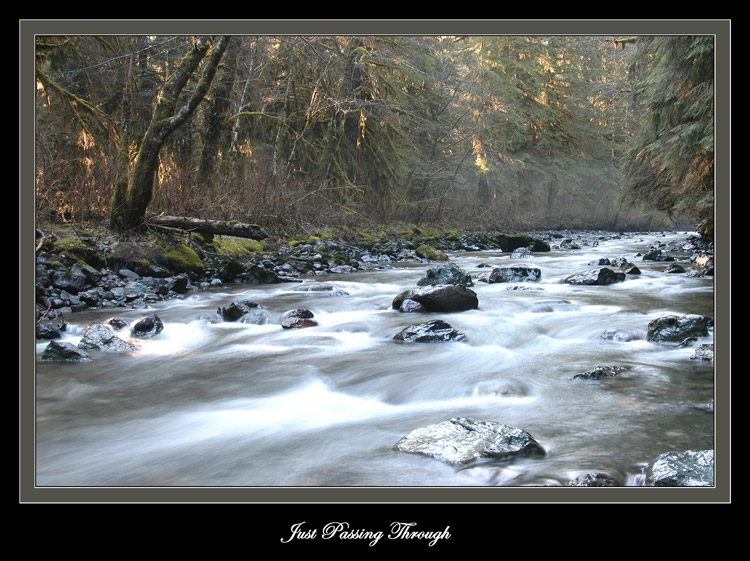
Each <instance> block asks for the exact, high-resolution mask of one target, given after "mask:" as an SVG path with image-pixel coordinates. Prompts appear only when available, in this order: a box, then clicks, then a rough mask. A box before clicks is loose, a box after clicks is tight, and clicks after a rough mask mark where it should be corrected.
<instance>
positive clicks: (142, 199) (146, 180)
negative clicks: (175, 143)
mask: <svg viewBox="0 0 750 561" xmlns="http://www.w3.org/2000/svg"><path fill="white" fill-rule="evenodd" d="M229 41H230V37H228V36H227V37H221V38H220V39H219V40H218V41H217V42H216V44H215V45H214V46H213V49H211V48H210V46H209V42H210V41H209V39H208V38H206V37H202V38H199V39H198V40H197V41H196V43H195V44H194V45H193V48H192V49H191V50H190V51H189V52H188V53H187V54H186V55H185V57H184V58H183V59H182V61H181V62H180V64H179V66H178V68H177V70H176V71H175V73H174V74H173V75H172V76H171V77H170V78H169V80H168V81H167V83H166V84H165V85H164V88H163V89H162V91H161V94H160V95H159V98H158V101H157V104H156V108H155V109H154V115H153V118H152V120H151V124H150V125H149V127H148V129H147V130H146V134H145V136H144V138H143V142H142V143H141V145H140V148H139V150H138V153H137V155H136V157H135V162H134V163H133V168H132V173H131V174H130V176H129V180H128V181H127V182H126V181H124V180H123V178H124V172H122V171H121V172H120V173H119V174H118V182H117V185H116V186H115V193H114V195H113V197H112V204H111V208H110V226H111V227H113V228H115V229H118V230H130V229H134V228H138V227H139V226H141V224H142V223H143V219H144V217H145V215H146V208H147V207H148V205H149V203H150V202H151V197H152V194H153V186H154V179H155V177H156V171H157V169H158V167H159V152H160V150H161V148H162V146H163V145H164V143H165V142H166V140H167V138H168V137H169V135H170V134H172V133H173V132H174V131H175V130H177V128H179V127H180V126H181V125H182V124H183V123H185V122H186V121H187V120H188V119H189V118H190V116H191V115H192V114H193V112H194V111H195V109H196V107H198V104H199V103H200V102H201V101H202V100H203V98H204V97H205V95H206V93H207V92H208V89H209V87H210V86H211V82H212V81H213V78H214V76H215V74H216V69H217V68H218V66H219V62H220V61H221V57H222V55H223V54H224V51H225V50H226V48H227V46H228V44H229ZM209 51H210V52H211V55H210V57H209V59H208V61H207V64H206V65H205V67H204V69H203V74H202V76H201V78H200V80H199V82H198V84H197V85H196V87H195V90H194V91H193V93H192V94H191V96H190V98H189V100H188V101H187V102H186V103H185V104H184V105H182V106H181V107H179V109H178V107H177V103H178V98H179V96H180V94H181V93H182V91H183V90H184V89H185V86H186V85H187V83H188V81H189V80H190V78H191V77H192V76H193V74H194V73H195V71H196V69H197V68H198V66H199V65H200V63H201V61H202V60H203V59H204V58H205V57H206V55H207V54H208V53H209ZM127 157H128V156H127V154H126V151H124V150H121V151H120V158H127ZM119 167H120V169H121V170H122V168H123V167H124V163H123V162H120V166H119Z"/></svg>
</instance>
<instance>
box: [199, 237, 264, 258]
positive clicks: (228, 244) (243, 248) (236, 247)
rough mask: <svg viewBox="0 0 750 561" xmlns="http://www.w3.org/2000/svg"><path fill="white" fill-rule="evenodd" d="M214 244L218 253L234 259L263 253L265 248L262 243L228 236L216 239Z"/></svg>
mask: <svg viewBox="0 0 750 561" xmlns="http://www.w3.org/2000/svg"><path fill="white" fill-rule="evenodd" d="M212 244H213V246H214V248H215V249H216V251H217V252H219V253H222V254H224V255H226V256H228V257H231V258H232V259H243V258H247V257H251V256H252V255H253V254H255V253H261V252H262V251H263V249H264V248H265V245H264V243H263V242H262V241H258V240H249V239H245V238H234V237H227V236H217V237H215V238H214V240H213V242H212Z"/></svg>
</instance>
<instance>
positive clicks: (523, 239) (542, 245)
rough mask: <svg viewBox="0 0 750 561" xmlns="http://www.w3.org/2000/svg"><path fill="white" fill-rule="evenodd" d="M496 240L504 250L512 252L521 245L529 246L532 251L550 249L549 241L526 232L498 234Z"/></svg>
mask: <svg viewBox="0 0 750 561" xmlns="http://www.w3.org/2000/svg"><path fill="white" fill-rule="evenodd" d="M494 242H495V243H496V244H497V245H499V246H500V248H501V249H502V250H503V251H508V252H511V251H513V250H515V249H519V248H521V247H528V248H529V249H530V250H531V251H550V246H549V244H548V243H547V242H545V241H542V240H540V239H537V238H535V237H533V236H529V235H526V234H497V235H496V236H494Z"/></svg>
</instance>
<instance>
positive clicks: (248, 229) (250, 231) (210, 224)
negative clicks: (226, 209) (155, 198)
mask: <svg viewBox="0 0 750 561" xmlns="http://www.w3.org/2000/svg"><path fill="white" fill-rule="evenodd" d="M147 224H148V225H150V226H157V227H163V228H176V229H178V230H185V231H187V232H197V233H199V234H210V235H215V236H236V237H238V238H249V239H251V240H262V239H265V238H267V237H268V234H266V233H265V232H264V231H263V230H262V229H261V228H260V226H257V225H255V224H243V223H242V222H235V221H224V220H207V219H204V218H191V217H184V216H163V215H162V216H153V217H151V218H149V219H148V220H147Z"/></svg>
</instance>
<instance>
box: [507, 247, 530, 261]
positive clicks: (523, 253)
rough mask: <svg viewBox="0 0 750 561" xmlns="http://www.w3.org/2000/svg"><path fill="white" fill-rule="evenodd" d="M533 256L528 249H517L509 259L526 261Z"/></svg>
mask: <svg viewBox="0 0 750 561" xmlns="http://www.w3.org/2000/svg"><path fill="white" fill-rule="evenodd" d="M533 254H534V252H533V251H531V250H530V249H529V248H528V247H519V248H517V249H514V250H513V252H512V253H511V254H510V258H511V259H526V258H527V257H531V256H532V255H533Z"/></svg>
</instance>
